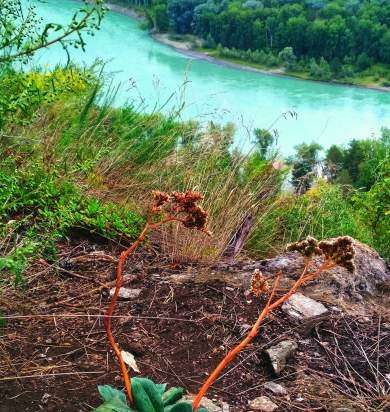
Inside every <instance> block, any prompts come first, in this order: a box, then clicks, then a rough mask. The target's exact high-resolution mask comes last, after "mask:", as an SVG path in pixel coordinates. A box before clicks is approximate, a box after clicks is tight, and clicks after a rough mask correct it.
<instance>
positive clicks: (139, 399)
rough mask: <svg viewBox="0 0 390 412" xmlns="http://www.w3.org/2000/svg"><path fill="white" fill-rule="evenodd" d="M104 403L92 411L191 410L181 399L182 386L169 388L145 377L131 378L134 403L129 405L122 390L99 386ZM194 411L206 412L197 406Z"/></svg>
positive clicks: (188, 411) (187, 411) (145, 411)
mask: <svg viewBox="0 0 390 412" xmlns="http://www.w3.org/2000/svg"><path fill="white" fill-rule="evenodd" d="M98 390H99V393H100V395H101V396H102V398H103V399H104V403H103V404H102V405H100V406H99V407H98V408H96V409H94V411H93V412H192V404H191V402H189V401H185V400H183V399H182V398H183V394H184V389H183V388H175V387H173V388H170V389H168V390H166V384H156V383H154V382H153V381H152V380H150V379H147V378H138V377H135V378H132V380H131V393H132V396H133V400H134V405H132V406H129V405H128V403H127V399H126V395H125V393H124V392H122V391H120V390H118V389H115V388H112V387H111V386H109V385H104V386H99V387H98ZM196 412H207V409H205V408H198V409H197V410H196Z"/></svg>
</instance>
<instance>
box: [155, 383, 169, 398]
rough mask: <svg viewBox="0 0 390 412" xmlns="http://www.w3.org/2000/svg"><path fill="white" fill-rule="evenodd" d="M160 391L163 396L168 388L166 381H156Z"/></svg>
mask: <svg viewBox="0 0 390 412" xmlns="http://www.w3.org/2000/svg"><path fill="white" fill-rule="evenodd" d="M155 385H156V388H157V391H158V393H159V394H160V395H161V396H163V394H164V392H165V390H166V389H167V384H166V383H155Z"/></svg>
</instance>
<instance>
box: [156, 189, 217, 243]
mask: <svg viewBox="0 0 390 412" xmlns="http://www.w3.org/2000/svg"><path fill="white" fill-rule="evenodd" d="M152 194H153V206H152V211H153V212H161V211H162V210H163V209H165V210H166V211H167V212H169V213H170V215H172V216H175V217H177V220H178V221H180V222H182V224H183V225H184V226H185V227H188V228H195V229H197V230H200V231H202V232H205V233H206V234H208V235H211V232H210V231H209V230H208V229H207V228H206V225H207V219H208V213H207V212H206V211H205V210H204V209H203V208H202V207H201V206H199V205H197V204H196V203H197V202H199V201H200V200H202V199H203V195H202V193H200V192H193V191H190V190H189V191H186V192H172V193H171V194H170V195H169V194H168V193H165V192H160V191H154V192H152ZM183 215H184V216H183Z"/></svg>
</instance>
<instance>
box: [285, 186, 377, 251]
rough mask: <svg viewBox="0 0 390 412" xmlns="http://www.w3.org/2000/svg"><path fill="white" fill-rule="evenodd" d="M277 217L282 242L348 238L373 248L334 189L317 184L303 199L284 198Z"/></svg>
mask: <svg viewBox="0 0 390 412" xmlns="http://www.w3.org/2000/svg"><path fill="white" fill-rule="evenodd" d="M278 214H279V218H280V223H281V227H282V228H284V229H283V232H284V235H283V238H284V239H285V240H289V241H295V240H298V239H302V238H304V237H306V236H309V235H311V236H314V237H320V238H332V237H337V236H344V235H348V236H352V237H354V238H356V239H358V240H360V241H362V242H365V243H368V244H371V245H372V244H373V239H372V236H371V234H370V231H369V230H368V228H367V227H366V226H365V225H364V223H363V222H362V221H360V219H358V217H357V215H356V213H355V211H354V209H353V207H352V206H351V205H350V203H349V202H348V201H347V200H346V199H345V198H344V196H343V193H342V190H341V187H339V186H337V185H331V184H329V183H326V182H324V181H318V182H317V184H316V185H315V186H314V187H312V188H311V189H310V190H309V191H308V192H306V193H305V194H304V195H302V196H298V197H290V198H287V199H286V203H285V204H284V205H283V206H282V207H281V209H280V210H279V213H278Z"/></svg>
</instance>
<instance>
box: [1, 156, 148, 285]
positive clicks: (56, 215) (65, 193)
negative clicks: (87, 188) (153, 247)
mask: <svg viewBox="0 0 390 412" xmlns="http://www.w3.org/2000/svg"><path fill="white" fill-rule="evenodd" d="M0 203H1V204H2V205H3V207H2V209H1V210H0V237H1V238H2V239H3V240H6V241H3V242H2V244H1V245H0V251H1V255H2V257H1V258H0V271H1V270H7V271H9V272H10V273H12V274H13V275H14V276H15V282H16V283H19V282H20V281H21V280H22V275H23V271H24V270H25V268H26V265H27V263H28V261H29V259H30V258H31V257H33V256H34V257H36V256H39V255H44V256H45V257H46V258H48V259H50V260H52V259H53V258H55V250H56V248H55V242H56V241H58V240H60V239H61V238H63V237H65V236H66V235H67V234H68V233H69V230H70V229H71V228H85V229H88V230H89V231H90V232H92V233H96V234H98V235H100V236H103V237H105V238H108V239H114V238H116V237H118V236H126V237H127V238H130V239H132V238H134V237H135V235H136V234H137V233H138V228H139V226H140V224H141V223H142V219H141V218H140V216H139V215H137V214H135V213H133V212H130V211H127V210H126V209H123V208H122V207H120V206H117V205H114V204H112V203H106V204H103V203H101V202H100V201H99V200H97V199H96V198H93V197H88V196H85V195H83V194H82V193H81V192H80V191H79V190H78V189H76V187H75V186H74V185H73V184H71V183H69V182H67V181H64V180H61V179H60V178H58V176H57V175H56V174H55V173H50V174H46V173H45V172H44V171H43V170H42V169H41V167H40V166H39V165H31V166H30V168H29V169H28V170H26V171H25V170H23V169H15V170H14V171H12V170H11V168H10V167H4V163H3V164H1V163H0Z"/></svg>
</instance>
